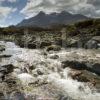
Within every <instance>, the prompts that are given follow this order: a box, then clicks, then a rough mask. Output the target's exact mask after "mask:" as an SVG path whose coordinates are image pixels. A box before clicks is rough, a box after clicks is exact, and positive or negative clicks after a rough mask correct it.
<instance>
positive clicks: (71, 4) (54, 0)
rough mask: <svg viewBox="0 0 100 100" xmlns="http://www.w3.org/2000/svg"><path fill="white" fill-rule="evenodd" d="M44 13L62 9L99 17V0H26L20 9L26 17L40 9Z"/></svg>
mask: <svg viewBox="0 0 100 100" xmlns="http://www.w3.org/2000/svg"><path fill="white" fill-rule="evenodd" d="M41 10H42V11H44V12H46V13H51V12H54V11H55V12H60V11H63V10H66V11H69V12H72V13H80V14H84V15H87V16H91V17H100V13H98V12H99V11H100V0H28V1H27V4H26V6H25V7H24V8H23V9H22V10H21V11H20V12H21V13H23V14H24V15H25V16H26V17H32V16H34V15H36V14H37V13H39V12H40V11H41Z"/></svg>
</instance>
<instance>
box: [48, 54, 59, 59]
mask: <svg viewBox="0 0 100 100" xmlns="http://www.w3.org/2000/svg"><path fill="white" fill-rule="evenodd" d="M50 58H51V59H58V58H59V56H58V55H54V56H51V57H50Z"/></svg>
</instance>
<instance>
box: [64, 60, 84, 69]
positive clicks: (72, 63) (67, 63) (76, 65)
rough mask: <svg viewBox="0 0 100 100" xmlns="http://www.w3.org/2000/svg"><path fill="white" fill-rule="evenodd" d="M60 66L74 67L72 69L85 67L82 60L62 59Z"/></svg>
mask: <svg viewBox="0 0 100 100" xmlns="http://www.w3.org/2000/svg"><path fill="white" fill-rule="evenodd" d="M62 65H63V66H62V67H63V68H66V67H70V68H74V69H86V65H85V63H84V62H78V61H68V60H67V61H63V62H62Z"/></svg>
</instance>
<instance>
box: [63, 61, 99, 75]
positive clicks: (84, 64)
mask: <svg viewBox="0 0 100 100" xmlns="http://www.w3.org/2000/svg"><path fill="white" fill-rule="evenodd" d="M62 67H63V68H66V67H70V68H73V69H77V70H88V71H90V72H93V73H96V74H98V75H100V64H99V62H98V63H96V62H92V63H91V62H88V61H85V60H82V61H77V60H74V61H73V60H72V61H69V60H67V61H64V62H62Z"/></svg>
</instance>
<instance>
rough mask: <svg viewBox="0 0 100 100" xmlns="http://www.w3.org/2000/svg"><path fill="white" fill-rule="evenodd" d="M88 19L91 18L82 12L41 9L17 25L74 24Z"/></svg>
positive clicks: (47, 25)
mask: <svg viewBox="0 0 100 100" xmlns="http://www.w3.org/2000/svg"><path fill="white" fill-rule="evenodd" d="M86 19H89V18H88V17H86V16H84V15H81V14H71V13H69V12H66V11H62V12H60V13H56V12H53V13H51V14H46V13H45V12H43V11H40V12H39V13H38V14H37V15H36V16H34V17H32V18H29V19H24V20H23V21H22V22H20V23H19V24H17V27H50V26H52V25H61V24H64V25H67V24H72V23H75V22H78V21H83V20H86Z"/></svg>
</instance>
